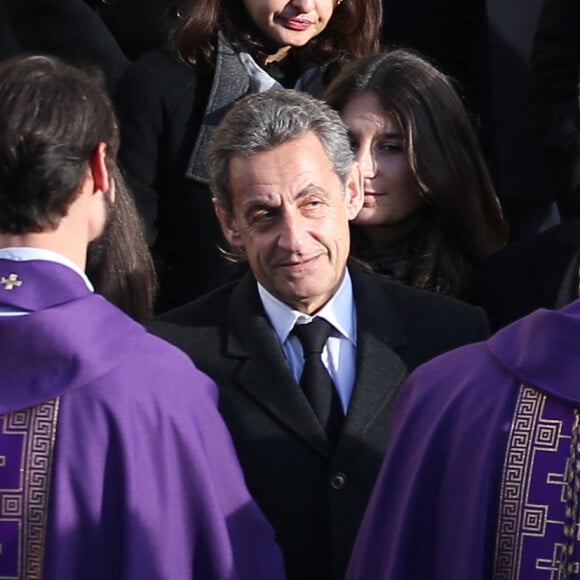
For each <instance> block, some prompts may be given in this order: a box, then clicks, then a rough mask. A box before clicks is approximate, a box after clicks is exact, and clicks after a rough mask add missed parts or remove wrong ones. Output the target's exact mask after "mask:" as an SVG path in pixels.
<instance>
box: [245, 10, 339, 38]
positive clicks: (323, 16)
mask: <svg viewBox="0 0 580 580" xmlns="http://www.w3.org/2000/svg"><path fill="white" fill-rule="evenodd" d="M243 2H244V6H245V8H246V11H247V12H248V14H249V16H250V18H251V19H252V20H253V22H254V24H255V25H256V26H257V27H258V28H259V29H260V31H261V32H263V33H264V34H265V35H266V36H267V37H268V38H269V39H270V40H272V41H273V42H274V43H275V44H276V45H277V46H279V47H280V48H291V47H294V46H304V45H305V44H306V43H308V42H309V41H310V40H311V39H312V38H314V37H315V36H317V35H318V34H320V33H321V32H322V31H323V30H324V29H325V28H326V25H327V24H328V22H329V20H330V18H331V16H332V13H333V11H334V7H335V4H336V0H243Z"/></svg>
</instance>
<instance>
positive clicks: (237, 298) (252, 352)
mask: <svg viewBox="0 0 580 580" xmlns="http://www.w3.org/2000/svg"><path fill="white" fill-rule="evenodd" d="M229 320H230V324H229V327H228V337H227V346H226V350H227V354H228V356H231V357H235V358H239V359H240V360H241V364H240V365H239V367H238V368H237V370H236V371H235V373H234V376H233V379H232V380H233V382H234V383H235V384H236V385H238V386H239V387H240V388H242V389H244V390H245V391H246V393H247V394H248V395H249V396H250V397H251V398H252V399H253V400H254V401H255V402H256V403H257V404H259V405H260V406H262V407H263V408H264V409H265V410H266V411H267V412H268V413H269V414H270V415H272V417H274V418H275V419H276V420H277V421H278V422H280V423H281V424H283V425H284V426H285V428H287V429H288V430H289V431H290V432H292V433H294V434H295V435H296V437H298V438H299V439H301V440H302V441H303V442H304V443H305V444H306V445H308V446H309V447H311V448H312V449H313V450H314V451H316V452H317V453H318V454H319V455H321V456H322V457H323V458H327V457H328V454H329V450H328V441H327V439H326V434H325V433H324V430H323V429H322V426H321V425H320V423H319V422H318V420H317V418H316V415H315V414H314V411H313V410H312V407H311V406H310V404H309V403H308V400H307V399H306V396H305V395H304V394H303V392H302V390H301V389H300V386H299V385H298V384H297V383H296V381H295V380H294V377H293V375H292V372H291V371H290V368H289V366H288V363H287V362H286V359H285V357H284V353H283V351H282V347H281V346H280V343H279V341H278V338H277V337H276V334H275V332H274V330H273V329H272V328H271V326H270V324H269V322H268V319H267V317H266V315H265V313H264V310H263V307H262V303H261V301H260V298H259V295H258V291H257V287H256V282H255V281H254V279H253V277H252V276H251V275H250V274H247V275H246V276H245V277H244V278H243V280H242V281H241V282H240V284H239V285H238V286H237V287H236V289H235V290H234V292H233V293H232V298H231V301H230V306H229Z"/></svg>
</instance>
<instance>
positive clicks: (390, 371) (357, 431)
mask: <svg viewBox="0 0 580 580" xmlns="http://www.w3.org/2000/svg"><path fill="white" fill-rule="evenodd" d="M349 271H350V274H351V278H352V282H353V292H354V297H355V303H356V311H357V356H356V360H357V362H356V366H357V369H356V380H355V385H354V390H353V395H352V399H351V403H350V406H349V409H348V413H347V416H346V419H345V424H344V428H343V432H342V434H341V437H340V440H339V442H338V447H337V450H336V459H340V457H341V456H343V455H344V454H345V453H347V452H348V449H349V448H350V447H351V446H352V445H353V444H355V443H356V441H357V440H359V439H360V438H361V434H362V433H363V432H364V431H365V430H366V429H367V428H368V427H369V425H371V424H372V423H373V421H375V420H376V418H377V416H379V415H380V414H381V412H382V410H383V409H384V407H385V405H387V404H389V403H390V402H391V401H392V399H393V397H395V395H396V394H397V392H398V389H399V387H400V386H401V384H402V382H403V381H404V380H405V378H406V377H407V366H406V364H405V363H404V362H403V360H402V359H401V358H400V357H399V355H398V354H397V352H396V350H397V349H398V348H400V347H402V346H404V345H405V343H406V341H405V337H404V334H403V330H402V328H401V323H400V320H399V317H398V316H397V314H396V312H395V310H394V308H393V306H392V304H391V302H390V301H389V299H388V298H387V296H386V294H385V291H384V289H382V288H381V287H380V286H379V285H378V284H377V283H376V281H374V280H373V277H372V276H367V275H365V274H363V273H362V272H360V271H358V270H357V269H355V268H352V269H350V270H349Z"/></svg>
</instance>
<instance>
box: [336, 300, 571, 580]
mask: <svg viewBox="0 0 580 580" xmlns="http://www.w3.org/2000/svg"><path fill="white" fill-rule="evenodd" d="M579 408H580V300H578V301H576V302H573V303H572V304H571V305H569V306H567V307H566V308H564V309H563V310H560V311H548V310H538V311H536V312H535V313H533V314H531V315H529V316H527V317H526V318H524V319H522V320H520V321H517V322H515V323H513V324H512V325H510V326H508V327H507V328H505V329H504V330H502V331H501V332H499V333H498V334H496V335H495V336H493V337H492V338H491V339H489V340H488V341H487V342H481V343H477V344H474V345H471V346H467V347H464V348H460V349H457V350H455V351H452V352H450V353H448V354H446V355H443V356H441V357H438V358H436V359H433V360H432V361H431V362H429V363H427V364H425V365H423V366H421V367H419V368H418V369H417V370H416V371H415V372H414V373H413V374H412V375H411V377H410V379H409V381H408V383H407V384H406V385H405V386H404V387H403V388H402V390H401V397H400V399H399V400H398V401H397V403H396V406H395V408H394V409H393V434H392V439H391V441H392V444H391V447H390V449H389V451H388V453H387V455H386V457H385V461H384V463H383V467H382V471H381V474H380V476H379V478H378V480H377V484H376V486H375V489H374V492H373V496H372V499H371V501H370V503H369V506H368V509H367V512H366V514H365V518H364V522H363V525H362V527H361V530H360V533H359V536H358V538H357V542H356V545H355V549H354V552H353V555H352V558H351V561H350V567H349V572H348V574H347V579H348V580H369V579H371V578H372V580H402V579H409V580H415V579H421V580H482V579H491V578H493V579H500V578H501V579H502V580H503V579H505V580H508V579H509V580H515V579H518V580H540V579H545V580H552V579H560V578H562V579H563V578H579V577H580V573H579V566H578V561H579V560H580V546H578V545H577V544H578V541H577V538H578V528H577V526H576V522H577V521H578V511H579V507H578V492H579V489H580V446H579V444H578V439H579V437H578V436H579V424H578V419H579V417H578V411H577V410H578V409H579ZM566 574H568V575H566Z"/></svg>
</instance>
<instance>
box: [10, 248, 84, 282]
mask: <svg viewBox="0 0 580 580" xmlns="http://www.w3.org/2000/svg"><path fill="white" fill-rule="evenodd" d="M0 259H3V260H15V261H18V262H26V261H30V260H45V261H47V262H56V263H57V264H62V265H63V266H66V267H67V268H70V269H71V270H73V271H74V272H76V273H77V274H78V275H79V276H80V277H81V278H82V279H83V281H84V283H85V284H86V285H87V288H88V289H89V290H90V291H91V292H94V291H95V289H94V287H93V285H92V284H91V281H90V280H89V279H88V277H87V275H86V274H85V273H84V272H83V271H82V270H81V269H80V268H79V267H78V266H77V265H76V264H75V263H74V262H73V261H72V260H69V259H68V258H66V257H65V256H63V255H62V254H58V253H57V252H53V251H52V250H45V249H42V248H29V247H12V248H0Z"/></svg>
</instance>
